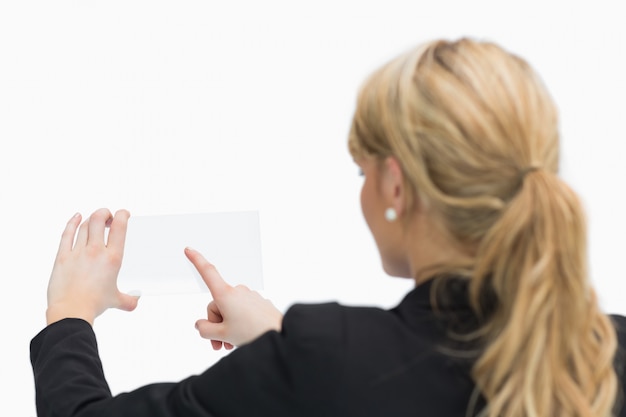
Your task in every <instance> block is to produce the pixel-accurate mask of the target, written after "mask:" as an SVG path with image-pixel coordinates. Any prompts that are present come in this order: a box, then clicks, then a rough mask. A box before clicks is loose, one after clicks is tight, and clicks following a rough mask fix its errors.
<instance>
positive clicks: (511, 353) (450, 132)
mask: <svg viewBox="0 0 626 417" xmlns="http://www.w3.org/2000/svg"><path fill="white" fill-rule="evenodd" d="M349 146H350V151H351V152H352V154H353V156H355V157H358V156H360V155H369V156H374V157H377V158H385V157H388V156H393V157H395V158H396V159H397V160H398V162H399V163H400V166H401V168H402V170H403V174H404V178H405V181H406V183H407V184H406V185H407V189H408V190H409V192H410V194H409V198H408V202H407V205H408V206H409V207H407V208H408V209H409V212H410V209H411V208H412V206H413V205H414V204H415V201H416V199H420V200H421V201H424V202H427V204H428V205H429V206H431V207H433V209H434V211H436V212H437V213H438V214H439V215H440V217H441V220H442V224H443V225H444V227H445V229H446V230H447V232H448V233H449V234H450V236H451V237H452V238H453V239H454V240H455V242H456V243H457V244H458V245H460V246H462V247H464V248H465V249H466V252H467V253H468V254H469V256H468V258H467V259H464V260H460V261H459V263H458V264H455V265H446V266H444V268H447V270H448V271H454V272H455V273H456V274H461V275H465V276H466V277H467V278H468V279H469V287H470V299H471V302H472V305H473V307H474V309H475V311H476V314H477V315H478V316H479V317H480V318H481V322H482V323H483V324H482V327H481V328H480V329H479V331H478V333H477V336H478V337H480V338H481V340H482V341H483V346H484V349H483V351H482V353H481V356H480V357H479V358H478V360H477V361H476V363H475V366H474V369H473V377H474V380H475V381H476V384H477V388H478V389H480V391H481V393H482V394H483V395H484V397H485V399H486V400H487V403H488V406H487V410H486V415H488V416H507V417H513V416H519V417H522V416H548V415H550V416H552V415H563V416H565V415H567V416H598V417H599V416H603V417H604V416H609V415H611V411H612V407H613V405H614V403H615V401H616V400H615V399H616V392H617V378H616V375H615V371H614V369H613V357H614V354H615V349H616V336H615V331H614V329H613V327H612V325H611V323H610V321H609V319H608V318H607V316H606V315H604V314H602V312H601V311H600V310H599V308H598V305H597V301H596V297H595V293H594V291H593V289H592V288H591V286H590V284H589V280H588V277H587V271H586V269H587V268H586V231H585V219H584V215H583V213H582V209H581V205H580V202H579V200H578V198H577V196H576V194H575V193H574V192H573V191H572V190H571V189H570V188H569V187H568V186H567V185H566V184H565V183H564V182H563V181H562V180H561V179H560V178H559V177H558V175H557V173H558V159H559V134H558V120H557V111H556V109H555V106H554V104H553V102H552V100H551V98H550V96H549V94H548V92H547V91H546V89H545V87H544V85H543V83H542V82H541V80H540V79H539V77H538V76H537V74H536V73H535V72H534V71H533V70H532V68H531V67H530V66H529V65H528V64H527V63H526V62H525V61H524V60H523V59H521V58H519V57H516V56H514V55H512V54H510V53H508V52H507V51H505V50H503V49H502V48H500V47H499V46H497V45H495V44H492V43H486V42H477V41H473V40H470V39H461V40H458V41H456V42H446V41H435V42H430V43H427V44H424V45H421V46H419V47H418V48H416V49H414V50H411V51H409V52H407V53H405V54H403V55H401V56H399V57H398V58H396V59H394V60H393V61H391V62H389V63H388V64H387V65H385V66H383V67H382V68H381V69H379V70H378V71H377V72H375V73H374V74H373V75H372V76H371V77H370V78H369V79H368V80H367V81H366V83H365V84H364V86H363V88H362V90H361V92H360V95H359V99H358V104H357V109H356V112H355V115H354V120H353V125H352V129H351V132H350V139H349ZM486 298H489V299H491V300H495V308H493V309H490V311H488V312H487V311H484V310H483V309H482V307H483V305H484V303H483V301H484V300H485V299H486Z"/></svg>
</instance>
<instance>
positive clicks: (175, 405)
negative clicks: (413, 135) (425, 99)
mask: <svg viewBox="0 0 626 417" xmlns="http://www.w3.org/2000/svg"><path fill="white" fill-rule="evenodd" d="M339 315H340V309H339V306H337V305H336V304H326V305H318V306H304V305H301V306H294V307H292V308H291V309H290V310H289V311H288V312H287V314H286V315H285V318H284V320H283V330H282V331H281V332H280V333H278V332H275V331H272V332H268V333H265V334H264V335H262V336H261V337H259V338H258V339H257V340H255V341H254V342H252V343H250V344H248V345H245V346H242V347H240V348H237V349H235V350H234V351H233V352H231V353H230V354H229V355H228V356H226V357H224V358H222V359H221V360H220V361H219V362H217V363H216V364H215V365H213V366H212V367H211V368H209V369H207V370H206V371H205V372H204V373H202V374H199V375H194V376H191V377H189V378H187V379H185V380H183V381H180V382H178V383H159V384H151V385H147V386H144V387H141V388H139V389H137V390H134V391H131V392H128V393H123V394H120V395H117V396H115V397H113V396H112V395H111V392H110V389H109V387H108V384H107V382H106V379H105V377H104V373H103V370H102V364H101V362H100V358H99V355H98V347H97V342H96V337H95V334H94V332H93V329H92V328H91V326H90V325H89V323H87V322H85V321H83V320H79V319H65V320H62V321H60V322H57V323H54V324H52V325H50V326H48V327H47V328H45V329H44V330H43V331H42V332H40V333H39V334H38V335H37V336H36V337H35V338H34V339H33V340H32V341H31V363H32V366H33V373H34V379H35V390H36V404H37V413H38V416H39V417H59V416H64V417H96V416H102V417H104V416H112V415H114V416H119V417H125V416H133V417H142V416H151V417H152V416H154V417H174V416H185V417H192V416H194V417H195V416H197V417H200V416H203V417H209V416H214V417H221V416H234V417H236V416H250V415H272V416H277V417H280V416H294V415H301V416H308V415H311V416H313V415H318V416H319V415H322V414H324V413H323V412H321V410H326V411H328V410H329V409H331V408H333V407H335V406H336V404H337V400H338V398H337V396H338V395H339V394H338V392H339V390H338V389H337V388H338V387H339V386H340V385H339V384H341V377H342V368H341V364H342V353H341V352H342V347H341V334H342V332H341V323H342V320H341V319H340V318H339Z"/></svg>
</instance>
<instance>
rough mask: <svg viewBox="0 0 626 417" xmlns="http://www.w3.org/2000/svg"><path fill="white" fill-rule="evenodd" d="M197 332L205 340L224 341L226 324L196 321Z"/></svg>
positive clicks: (203, 320)
mask: <svg viewBox="0 0 626 417" xmlns="http://www.w3.org/2000/svg"><path fill="white" fill-rule="evenodd" d="M196 330H198V332H199V333H200V336H201V337H202V338H203V339H211V340H220V341H224V332H225V330H226V326H225V325H224V323H213V322H210V321H208V320H205V319H200V320H198V321H196Z"/></svg>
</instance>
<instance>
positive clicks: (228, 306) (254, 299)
mask: <svg viewBox="0 0 626 417" xmlns="http://www.w3.org/2000/svg"><path fill="white" fill-rule="evenodd" d="M185 255H186V256H187V258H188V259H189V260H190V261H191V263H192V264H193V265H194V266H195V267H196V269H197V270H198V272H199V273H200V276H201V277H202V279H203V280H204V282H205V284H206V285H207V287H208V288H209V291H210V292H211V295H212V296H213V301H211V302H210V303H209V305H208V307H207V318H206V319H200V320H198V321H197V322H196V329H198V331H199V332H200V336H202V337H203V338H205V339H210V340H211V344H212V346H213V349H216V350H217V349H220V348H221V347H222V346H224V347H225V348H226V349H230V348H232V347H233V346H241V345H244V344H246V343H249V342H251V341H253V340H254V339H256V338H257V337H259V336H261V335H262V334H263V333H265V332H267V331H269V330H276V331H280V329H281V326H282V321H283V315H282V313H281V312H280V311H279V310H278V309H277V308H276V307H274V305H273V304H272V303H271V302H270V301H269V300H267V299H265V298H263V297H262V296H261V295H260V294H259V293H258V292H256V291H252V290H250V289H249V288H248V287H246V286H244V285H238V286H236V287H232V286H230V285H228V284H227V283H226V282H225V281H224V280H223V279H222V277H221V276H220V274H219V272H217V269H216V268H215V266H213V265H212V264H211V263H209V262H208V261H207V260H206V259H204V257H203V256H202V255H201V254H200V252H198V251H196V250H194V249H191V248H186V249H185Z"/></svg>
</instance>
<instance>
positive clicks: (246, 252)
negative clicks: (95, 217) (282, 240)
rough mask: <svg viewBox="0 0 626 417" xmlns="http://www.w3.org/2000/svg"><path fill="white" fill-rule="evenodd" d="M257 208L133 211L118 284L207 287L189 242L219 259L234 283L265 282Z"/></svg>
mask: <svg viewBox="0 0 626 417" xmlns="http://www.w3.org/2000/svg"><path fill="white" fill-rule="evenodd" d="M259 229H260V228H259V215H258V212H256V211H247V212H229V213H203V214H181V215H165V216H131V218H130V219H129V222H128V230H127V233H126V244H125V247H124V259H123V261H122V267H121V269H120V273H119V278H118V286H119V288H120V290H121V291H123V292H129V291H139V292H141V294H142V295H157V294H181V293H198V292H207V291H208V289H207V288H206V285H205V284H204V281H202V278H201V277H200V274H199V273H198V272H197V271H196V269H195V268H194V266H193V265H192V264H191V262H189V260H188V259H187V257H186V256H185V254H184V249H185V247H187V246H190V247H192V248H194V249H195V250H197V251H199V252H200V253H201V254H202V255H203V256H204V257H205V258H206V259H207V260H208V261H209V262H211V263H212V264H214V265H215V266H216V268H217V269H218V271H219V272H220V274H221V275H222V277H223V278H224V279H225V280H226V282H228V283H229V284H231V285H238V284H244V285H247V286H248V287H250V288H252V289H254V290H260V289H262V288H263V274H262V264H261V238H260V231H259Z"/></svg>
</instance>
